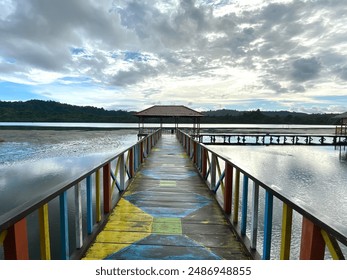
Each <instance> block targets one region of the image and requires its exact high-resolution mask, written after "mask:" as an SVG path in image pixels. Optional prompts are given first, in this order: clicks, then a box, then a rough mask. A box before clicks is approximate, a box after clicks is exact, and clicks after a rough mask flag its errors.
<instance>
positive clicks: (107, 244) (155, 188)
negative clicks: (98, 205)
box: [83, 134, 250, 260]
mask: <svg viewBox="0 0 347 280" xmlns="http://www.w3.org/2000/svg"><path fill="white" fill-rule="evenodd" d="M249 258H250V257H249V255H248V254H247V253H246V250H244V247H243V245H242V244H241V243H240V241H239V240H238V239H237V237H236V235H235V234H234V232H233V231H232V227H231V225H230V223H229V221H228V220H227V219H226V218H225V216H224V214H223V212H222V209H221V208H220V206H219V205H218V203H217V201H216V200H215V198H214V196H213V195H212V194H211V191H210V190H209V189H208V187H207V185H206V183H205V182H204V181H203V179H202V178H201V177H200V175H199V174H198V172H197V170H196V168H195V167H194V165H193V163H192V162H191V160H190V159H189V157H188V156H187V154H186V153H185V152H184V149H183V148H182V146H181V145H180V143H179V142H178V140H177V138H176V136H175V135H170V134H169V135H168V134H164V135H163V136H162V137H161V139H160V140H159V142H158V143H157V144H156V146H155V147H154V148H153V149H152V151H151V153H150V154H149V156H148V158H147V159H146V161H145V162H144V164H143V165H142V167H141V168H140V170H139V171H138V172H137V173H136V175H135V178H134V179H133V181H132V183H131V184H130V185H129V186H128V188H127V190H126V191H125V193H124V194H123V196H122V198H121V199H120V201H119V202H118V204H117V206H116V207H115V208H114V210H113V212H112V214H111V215H110V217H109V220H108V222H107V224H106V226H105V228H104V229H103V230H102V231H101V232H100V233H99V234H98V236H97V237H96V240H95V243H94V244H93V245H92V246H91V247H90V248H89V250H88V251H87V253H86V255H85V256H84V258H83V259H114V260H124V259H127V260H129V259H132V260H148V259H151V260H153V259H156V260H180V259H181V260H182V259H195V260H197V259H202V260H207V259H210V260H211V259H212V260H218V259H237V260H240V259H249Z"/></svg>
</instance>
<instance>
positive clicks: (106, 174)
mask: <svg viewBox="0 0 347 280" xmlns="http://www.w3.org/2000/svg"><path fill="white" fill-rule="evenodd" d="M110 172H111V167H110V163H107V164H106V165H105V166H104V167H103V170H102V173H103V187H104V213H109V212H110V211H111V188H110V185H111V178H110Z"/></svg>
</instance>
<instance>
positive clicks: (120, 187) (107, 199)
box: [0, 129, 161, 259]
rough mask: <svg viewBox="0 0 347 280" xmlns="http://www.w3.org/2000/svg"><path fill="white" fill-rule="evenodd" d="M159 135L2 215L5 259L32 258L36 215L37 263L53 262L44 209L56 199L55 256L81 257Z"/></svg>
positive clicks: (0, 242) (48, 220)
mask: <svg viewBox="0 0 347 280" xmlns="http://www.w3.org/2000/svg"><path fill="white" fill-rule="evenodd" d="M160 136H161V129H158V130H156V131H154V132H153V133H152V134H149V135H148V136H146V137H144V138H142V139H141V140H139V141H138V142H137V143H136V144H134V145H132V146H130V147H129V148H127V149H124V150H123V151H121V152H119V153H117V154H116V155H114V156H112V157H111V158H109V159H107V160H106V161H104V162H103V163H102V164H99V165H98V166H96V167H95V168H92V169H91V170H87V171H86V172H85V173H83V174H81V175H80V176H78V177H77V178H73V179H71V180H70V181H69V182H64V183H62V184H61V185H59V186H56V188H54V190H52V191H48V192H47V193H45V194H42V195H41V196H39V197H38V198H36V199H34V200H32V201H28V202H27V203H25V205H21V206H20V209H13V210H11V211H10V212H8V213H6V214H4V215H2V216H0V246H1V245H3V251H4V258H5V259H29V258H30V254H29V245H28V244H29V241H30V240H28V230H27V217H28V216H29V215H31V214H32V213H34V212H36V211H38V217H39V229H37V231H38V232H39V235H40V245H38V246H40V252H41V259H51V257H52V256H51V247H52V240H50V227H52V223H53V221H52V220H51V216H52V215H51V216H50V215H49V213H48V209H49V208H48V205H49V204H52V201H53V200H54V199H56V198H57V199H59V206H58V208H59V217H60V220H59V228H60V251H61V255H60V257H59V258H60V259H79V258H80V257H81V256H82V255H83V254H84V252H85V251H86V249H87V248H88V246H89V244H90V242H91V241H92V240H94V239H95V237H96V234H97V233H98V232H99V231H100V229H101V228H102V227H103V225H104V224H105V222H106V220H107V217H108V216H109V215H110V212H111V210H112V209H113V207H115V205H116V203H117V202H118V199H119V196H120V195H121V194H122V192H123V191H124V190H125V189H126V187H127V186H128V185H129V183H130V181H131V179H132V178H133V177H134V175H135V173H136V172H137V171H138V169H139V167H140V165H141V164H142V163H143V162H144V160H145V158H146V157H147V156H148V154H149V152H150V150H151V148H152V147H153V146H154V145H155V144H156V143H157V141H158V140H159V138H160ZM113 169H114V171H112V170H113ZM82 188H83V189H85V193H86V194H85V195H86V204H82V199H81V198H82V195H81V189H82ZM72 189H74V194H73V196H74V202H73V203H72V202H71V201H70V200H68V197H67V191H70V190H72ZM93 193H94V194H95V195H93ZM71 204H73V205H71ZM82 206H83V207H82ZM70 207H75V208H74V212H75V218H74V224H75V235H76V237H75V238H71V236H70V235H69V225H70V224H71V221H70V223H69V216H68V209H69V208H70ZM82 208H85V209H86V213H82V212H83V210H82ZM82 214H84V215H85V216H86V221H84V220H83V215H82ZM94 217H95V218H94ZM50 224H51V225H50ZM83 225H84V227H86V228H87V230H86V231H87V233H86V234H84V230H83ZM70 231H71V230H70ZM71 239H74V240H71ZM55 242H57V241H56V240H55ZM72 243H75V247H76V248H73V249H71V248H70V247H71V244H72Z"/></svg>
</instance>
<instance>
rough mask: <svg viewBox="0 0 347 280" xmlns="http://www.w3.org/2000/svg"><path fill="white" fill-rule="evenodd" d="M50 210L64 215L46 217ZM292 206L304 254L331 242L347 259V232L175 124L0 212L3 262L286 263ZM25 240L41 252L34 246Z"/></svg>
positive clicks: (334, 252) (335, 254)
mask: <svg viewBox="0 0 347 280" xmlns="http://www.w3.org/2000/svg"><path fill="white" fill-rule="evenodd" d="M179 143H180V144H181V145H180V144H179ZM260 191H261V193H264V194H265V198H264V199H262V198H261V197H260V195H259V193H260ZM274 198H276V199H277V200H279V201H280V202H281V203H282V205H283V207H282V224H281V225H276V228H278V227H280V228H281V234H280V235H281V240H280V246H279V247H278V248H274V246H275V245H274V244H273V243H272V240H273V234H272V229H273V227H275V225H273V211H274V203H273V201H274ZM57 199H58V203H55V201H57ZM49 205H50V207H48V206H49ZM49 209H50V211H51V210H52V209H54V211H56V212H57V213H58V215H57V213H55V212H54V213H53V214H49V213H50V212H49ZM70 212H74V215H73V216H72V217H71V216H70V215H69V213H70ZM294 212H295V213H296V214H298V215H301V217H302V225H301V237H300V241H299V242H300V256H299V258H300V259H324V258H326V253H325V251H326V250H325V248H326V247H327V248H328V250H327V251H329V254H330V255H331V258H333V259H344V253H343V250H344V249H346V246H347V233H346V232H345V230H344V229H341V228H339V227H337V226H336V224H329V223H328V222H327V221H324V220H321V219H319V218H318V217H316V216H315V215H314V213H312V211H311V210H310V209H309V208H305V207H304V206H302V205H298V204H297V203H296V201H295V200H291V198H289V197H286V196H284V195H283V194H281V192H280V191H279V190H276V189H274V188H272V187H271V186H268V185H265V184H264V183H262V182H261V180H259V179H258V178H255V177H254V176H252V174H249V173H247V172H246V171H245V170H243V169H242V167H240V166H237V165H235V164H234V163H233V162H231V161H230V160H228V159H226V158H224V157H223V156H222V155H219V154H216V153H215V152H213V151H212V150H210V149H208V147H206V146H204V145H202V144H200V143H199V142H198V141H196V140H194V139H193V138H192V137H190V136H189V135H188V134H186V133H184V132H182V131H180V130H177V131H176V135H163V136H162V130H158V131H156V132H154V133H153V134H150V135H148V136H146V137H145V138H143V139H141V140H140V141H139V142H137V143H136V144H135V145H133V146H131V147H129V148H128V149H126V150H124V151H122V152H120V153H118V154H117V155H115V156H114V157H112V158H110V159H108V160H107V161H105V162H104V163H102V164H100V165H98V166H95V168H92V169H91V170H86V171H85V173H83V174H80V175H79V176H78V177H76V178H70V179H69V180H68V181H67V182H64V184H62V185H59V186H56V187H55V188H53V189H52V190H49V191H47V192H46V193H45V194H44V195H38V196H37V197H36V198H33V199H32V200H30V201H28V202H27V203H26V204H24V205H22V206H19V207H17V208H16V209H13V211H8V212H6V213H2V214H0V255H1V251H2V252H3V255H4V259H38V258H41V259H140V260H142V259H249V258H250V259H276V258H277V257H276V255H274V253H273V251H272V250H273V249H275V250H277V251H279V257H278V258H279V259H290V258H292V256H291V247H292V245H291V240H292V236H293V234H292V223H293V222H292V221H293V214H294ZM33 215H34V216H37V218H38V222H34V223H33V224H31V225H30V229H33V232H34V233H31V234H28V225H27V223H28V221H32V217H33ZM57 217H58V220H57ZM261 218H262V221H261ZM35 226H36V227H35ZM56 231H58V232H59V234H58V235H55V237H54V238H53V234H52V232H53V233H56ZM37 236H38V237H39V238H38V239H39V242H35V240H36V239H35V238H36V237H37ZM32 239H33V240H32ZM29 244H30V245H31V246H30V247H35V249H38V250H31V249H30V250H29ZM56 245H58V246H57V247H58V248H54V250H52V248H53V247H55V246H56ZM276 246H278V245H276ZM341 246H342V249H341ZM33 251H38V252H39V253H38V254H35V253H34V252H33ZM53 251H54V252H53Z"/></svg>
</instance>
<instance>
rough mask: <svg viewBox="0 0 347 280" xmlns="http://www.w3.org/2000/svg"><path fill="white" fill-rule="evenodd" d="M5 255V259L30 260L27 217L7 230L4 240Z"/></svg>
mask: <svg viewBox="0 0 347 280" xmlns="http://www.w3.org/2000/svg"><path fill="white" fill-rule="evenodd" d="M4 257H5V260H28V259H29V249H28V236H27V225H26V219H25V218H24V219H22V220H20V221H19V222H17V223H15V224H14V225H12V226H11V227H10V228H9V229H8V230H7V235H6V238H5V240H4Z"/></svg>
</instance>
